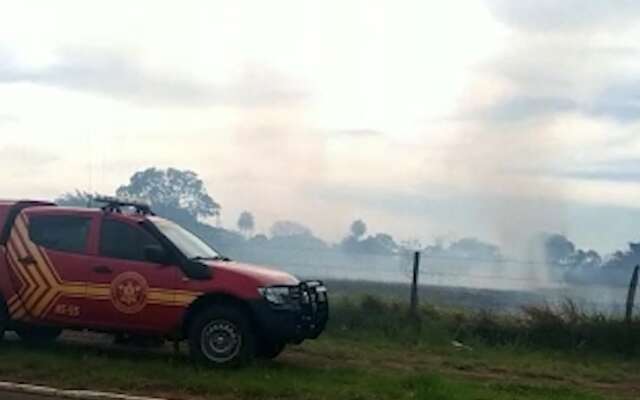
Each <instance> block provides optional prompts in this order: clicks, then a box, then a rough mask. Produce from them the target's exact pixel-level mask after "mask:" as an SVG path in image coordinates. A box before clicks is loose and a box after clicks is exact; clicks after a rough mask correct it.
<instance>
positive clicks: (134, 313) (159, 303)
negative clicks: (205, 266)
mask: <svg viewBox="0 0 640 400" xmlns="http://www.w3.org/2000/svg"><path fill="white" fill-rule="evenodd" d="M99 225H100V228H99V244H98V255H97V257H96V258H95V259H94V263H93V265H92V266H91V268H90V269H89V279H88V285H87V293H88V294H89V295H91V294H92V293H93V292H94V291H95V293H97V294H98V296H96V300H95V301H93V303H92V307H91V318H92V320H93V323H94V324H95V325H98V326H103V327H108V328H115V329H123V330H130V331H134V332H142V333H144V332H149V333H154V332H167V331H169V330H170V329H172V328H174V327H175V326H177V324H178V323H179V319H180V316H181V315H182V314H181V310H180V309H179V308H178V307H176V306H175V304H174V300H175V285H176V279H177V277H178V268H177V267H176V266H175V265H170V264H168V263H158V262H153V261H151V260H149V259H148V254H147V252H146V251H145V248H147V247H149V246H151V247H156V248H162V244H161V243H160V241H159V240H158V239H157V238H156V237H154V236H153V235H152V234H151V233H150V232H149V231H147V230H146V229H144V228H143V225H142V222H141V221H136V220H134V219H131V218H125V217H122V216H120V215H119V214H105V215H104V216H103V217H102V218H101V221H100V223H99ZM105 287H106V288H108V297H107V298H101V297H100V296H99V294H100V293H103V288H105Z"/></svg>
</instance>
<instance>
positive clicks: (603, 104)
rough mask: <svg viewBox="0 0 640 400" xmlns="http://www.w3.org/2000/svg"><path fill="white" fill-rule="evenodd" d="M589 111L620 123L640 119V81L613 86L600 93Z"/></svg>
mask: <svg viewBox="0 0 640 400" xmlns="http://www.w3.org/2000/svg"><path fill="white" fill-rule="evenodd" d="M588 111H589V112H590V113H591V114H593V115H595V116H605V117H609V118H612V119H615V120H617V121H619V122H633V121H636V120H638V119H640V79H636V80H630V81H629V82H624V83H615V84H611V85H610V86H608V87H607V88H605V89H604V90H602V91H601V92H600V93H599V95H598V96H597V97H596V98H595V99H594V101H593V104H592V105H591V106H590V108H589V110H588Z"/></svg>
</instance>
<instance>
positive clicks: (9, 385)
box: [0, 381, 164, 400]
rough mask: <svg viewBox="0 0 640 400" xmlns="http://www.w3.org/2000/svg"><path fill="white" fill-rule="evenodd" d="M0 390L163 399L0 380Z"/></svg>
mask: <svg viewBox="0 0 640 400" xmlns="http://www.w3.org/2000/svg"><path fill="white" fill-rule="evenodd" d="M0 391H5V392H16V393H27V394H32V395H38V396H47V397H53V398H58V399H75V400H164V399H160V398H157V397H141V396H130V395H126V394H120V393H109V392H96V391H93V390H69V389H56V388H52V387H48V386H38V385H30V384H26V383H14V382H3V381H0Z"/></svg>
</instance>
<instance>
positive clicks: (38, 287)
mask: <svg viewBox="0 0 640 400" xmlns="http://www.w3.org/2000/svg"><path fill="white" fill-rule="evenodd" d="M15 228H17V232H19V230H20V228H19V227H18V226H17V225H16V226H15ZM23 239H24V237H23ZM24 241H25V242H26V243H27V244H26V246H27V248H24V247H22V243H20V240H18V239H17V238H16V240H15V241H14V244H15V245H16V247H17V248H19V249H21V250H22V251H19V252H20V253H22V254H24V256H26V255H31V256H32V257H33V258H34V260H35V264H34V265H29V266H28V267H25V268H31V269H32V272H33V277H32V282H33V288H34V290H33V292H32V293H30V294H29V295H25V296H24V297H23V301H24V302H25V307H26V308H27V310H29V311H33V309H34V306H35V304H34V303H36V302H37V300H38V299H39V298H40V297H41V296H42V295H44V294H45V293H46V292H47V290H49V287H48V285H46V284H45V281H44V280H43V278H42V276H41V274H40V273H39V272H38V271H39V270H40V268H39V266H40V265H41V264H40V263H41V261H40V260H38V258H37V257H36V256H34V255H33V254H31V253H32V252H31V251H29V250H30V249H29V248H28V246H29V244H28V243H29V241H28V240H24ZM16 261H18V260H17V259H16ZM24 273H25V275H27V276H28V273H27V272H24ZM34 281H35V282H34Z"/></svg>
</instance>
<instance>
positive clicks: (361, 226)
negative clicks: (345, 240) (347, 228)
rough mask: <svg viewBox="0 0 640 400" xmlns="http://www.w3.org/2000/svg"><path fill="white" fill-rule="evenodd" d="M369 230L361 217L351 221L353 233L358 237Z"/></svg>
mask: <svg viewBox="0 0 640 400" xmlns="http://www.w3.org/2000/svg"><path fill="white" fill-rule="evenodd" d="M366 232H367V225H366V224H365V223H364V221H362V220H361V219H358V220H355V221H353V222H352V223H351V235H352V236H353V237H355V238H356V239H359V238H361V237H362V236H363V235H364V234H365V233H366Z"/></svg>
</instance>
